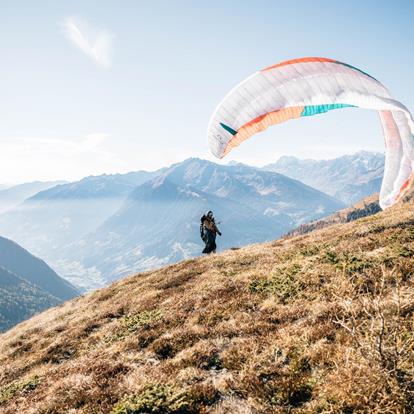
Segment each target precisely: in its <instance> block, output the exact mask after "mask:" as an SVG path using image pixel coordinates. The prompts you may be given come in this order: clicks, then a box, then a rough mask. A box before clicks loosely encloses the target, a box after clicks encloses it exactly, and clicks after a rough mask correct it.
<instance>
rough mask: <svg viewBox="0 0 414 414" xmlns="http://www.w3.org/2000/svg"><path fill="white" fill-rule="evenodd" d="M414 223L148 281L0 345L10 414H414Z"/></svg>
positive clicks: (203, 263)
mask: <svg viewBox="0 0 414 414" xmlns="http://www.w3.org/2000/svg"><path fill="white" fill-rule="evenodd" d="M413 272H414V209H413V204H405V205H403V204H401V205H398V206H395V207H393V208H391V209H388V210H386V211H384V212H381V213H378V214H376V215H372V216H369V217H364V218H362V219H359V220H356V221H353V222H350V223H346V224H337V225H332V226H331V227H329V228H326V229H322V230H320V231H316V232H313V233H311V234H308V235H305V236H299V237H295V238H288V239H281V240H279V241H276V242H270V243H267V244H261V245H253V246H249V247H245V248H242V249H240V250H237V251H226V252H224V253H222V254H217V255H214V256H210V257H204V258H199V259H192V260H187V261H183V262H180V263H177V264H175V265H171V266H169V267H165V268H162V269H159V270H157V271H152V272H147V273H143V274H139V275H136V276H133V277H130V278H127V279H124V280H122V281H119V282H117V283H114V284H113V285H111V286H110V287H108V288H105V289H102V290H99V291H95V292H93V293H90V294H88V295H85V296H83V297H80V298H77V299H74V300H72V301H70V302H67V303H65V304H63V305H62V306H60V307H59V308H55V309H50V310H47V311H46V312H44V313H43V314H41V315H39V316H36V317H34V318H32V319H31V320H29V321H26V322H24V323H22V324H20V325H19V326H17V327H15V328H13V329H11V330H10V331H8V332H7V333H5V334H3V335H1V336H0V364H1V366H2V367H3V369H2V370H1V371H0V409H1V410H2V412H4V413H5V414H11V413H13V414H14V413H16V412H24V413H28V414H30V413H55V414H59V413H62V414H63V413H68V412H70V413H72V414H75V413H84V414H86V413H112V414H131V413H149V412H154V413H155V412H160V413H177V414H178V413H216V414H224V413H269V414H270V413H287V412H289V413H314V412H319V413H333V412H335V413H339V412H342V413H345V412H346V413H351V412H354V413H356V412H376V413H380V412H381V413H385V412H387V413H409V412H412V407H413V406H414V336H413V331H414V295H413V289H414V275H413Z"/></svg>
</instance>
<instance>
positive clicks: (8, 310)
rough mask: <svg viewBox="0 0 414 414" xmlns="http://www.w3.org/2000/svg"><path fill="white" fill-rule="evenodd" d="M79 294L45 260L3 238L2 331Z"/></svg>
mask: <svg viewBox="0 0 414 414" xmlns="http://www.w3.org/2000/svg"><path fill="white" fill-rule="evenodd" d="M79 294H80V292H79V291H78V290H77V289H76V288H75V287H74V286H72V285H71V284H70V283H69V282H68V281H66V280H64V279H62V278H61V277H59V276H58V275H57V273H56V272H55V271H53V270H52V269H51V268H50V267H49V266H48V265H47V264H46V263H45V262H44V261H43V260H41V259H39V258H37V257H35V256H33V255H32V254H30V253H29V252H28V251H27V250H25V249H23V248H22V247H21V246H19V245H18V244H16V243H15V242H13V241H11V240H8V239H6V238H4V237H0V331H2V330H6V329H8V328H10V327H11V326H13V325H15V324H16V323H18V322H20V321H22V320H24V319H27V318H28V317H30V316H32V315H33V314H34V313H37V312H40V311H42V310H44V309H46V308H49V307H52V306H55V305H57V304H59V303H62V302H64V301H66V300H69V299H72V298H74V297H75V296H78V295H79Z"/></svg>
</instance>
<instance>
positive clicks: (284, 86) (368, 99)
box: [208, 57, 414, 209]
mask: <svg viewBox="0 0 414 414" xmlns="http://www.w3.org/2000/svg"><path fill="white" fill-rule="evenodd" d="M345 107H358V108H365V109H373V110H376V111H378V112H379V115H380V120H381V123H382V126H383V132H384V138H385V169H384V178H383V181H382V186H381V193H380V205H381V207H382V208H383V209H384V208H387V207H390V206H391V205H393V204H394V203H395V202H396V201H398V200H399V199H400V198H401V197H402V196H403V195H404V193H405V191H406V190H407V188H408V187H409V185H410V183H411V182H412V181H414V174H413V171H414V120H413V117H412V115H411V114H410V112H409V111H408V109H407V108H406V107H405V106H404V105H403V104H402V103H400V102H398V101H396V100H395V99H393V97H392V96H391V94H390V92H389V91H388V90H387V89H386V88H385V87H384V85H382V84H381V83H380V82H379V81H378V80H377V79H375V78H374V77H372V76H371V75H369V74H368V73H366V72H364V71H362V70H360V69H357V68H355V67H354V66H351V65H349V64H347V63H343V62H339V61H337V60H334V59H328V58H320V57H307V58H300V59H293V60H289V61H286V62H281V63H278V64H276V65H272V66H269V67H267V68H265V69H262V70H260V71H258V72H256V73H254V74H253V75H251V76H250V77H248V78H247V79H245V80H244V81H243V82H241V83H240V84H239V85H237V86H236V87H235V88H234V89H233V90H231V91H230V92H229V93H228V94H227V95H226V96H225V97H224V99H223V100H222V102H221V103H220V104H219V105H218V107H217V108H216V110H215V111H214V113H213V115H212V117H211V120H210V123H209V127H208V142H209V146H210V150H211V152H212V153H213V154H214V155H215V156H216V157H218V158H223V157H224V156H225V155H226V154H228V153H229V152H230V151H231V150H232V149H233V148H234V147H236V146H238V145H240V144H241V143H242V142H243V141H245V140H246V139H248V138H250V137H251V136H252V135H254V134H256V133H258V132H260V131H263V130H264V129H266V128H268V127H269V126H271V125H275V124H279V123H282V122H285V121H288V120H290V119H296V118H301V117H305V116H312V115H317V114H321V113H324V112H328V111H331V110H333V109H340V108H345Z"/></svg>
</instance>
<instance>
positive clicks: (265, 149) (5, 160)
mask: <svg viewBox="0 0 414 414" xmlns="http://www.w3.org/2000/svg"><path fill="white" fill-rule="evenodd" d="M413 16H414V2H412V1H409V0H407V1H402V0H400V1H392V2H391V1H381V0H377V1H369V0H366V1H350V0H347V1H335V0H330V1H312V2H309V1H290V2H286V1H276V0H274V1H264V0H262V1H260V0H256V1H241V0H239V1H215V0H214V1H212V0H209V1H167V0H164V1H154V0H152V1H133V0H130V1H127V0H123V1H115V0H111V1H109V0H106V1H105V0H95V1H86V0H82V1H79V0H70V1H69V0H67V1H64V0H60V1H57V0H50V1H45V0H37V1H32V0H27V1H19V0H10V1H8V0H5V1H4V0H3V1H1V2H0V35H1V36H0V53H1V62H2V63H1V65H0V183H1V182H22V181H28V180H34V179H42V180H46V179H77V178H80V177H82V176H85V175H90V174H100V173H104V172H106V173H113V172H125V171H130V170H137V169H152V168H158V167H161V166H164V165H166V164H169V163H172V162H177V161H180V160H182V159H184V158H187V157H190V156H198V157H203V158H209V159H213V158H212V157H211V156H210V155H209V151H208V147H207V143H206V128H207V124H208V121H209V118H210V115H211V113H212V111H213V110H214V108H215V106H216V105H217V104H218V102H219V101H220V100H221V99H222V97H223V96H224V95H225V94H226V93H227V92H228V91H229V90H230V89H231V88H232V87H233V86H234V85H235V84H237V83H238V82H240V81H241V80H243V79H244V78H246V77H247V76H249V75H250V74H251V73H253V72H254V71H256V70H258V69H260V68H262V67H266V66H269V65H271V64H274V63H277V62H280V61H283V60H286V59H291V58H296V57H303V56H324V57H330V58H334V59H338V60H341V61H344V62H347V63H350V64H352V65H354V66H357V67H359V68H361V69H363V70H365V71H367V72H369V73H370V74H372V75H373V76H374V77H376V78H377V79H379V80H381V81H382V82H383V83H384V84H385V85H386V86H387V87H388V88H389V89H390V90H391V92H392V93H393V95H394V97H395V98H396V99H398V100H400V101H401V102H403V103H404V104H405V105H406V106H407V107H408V108H409V109H410V110H411V111H414V86H413V81H412V79H413V75H412V73H413V68H414V55H413V53H412V51H413V42H414V25H413V23H412V17H413ZM78 29H79V30H80V31H81V32H82V35H83V36H85V35H87V36H92V38H93V37H94V36H95V34H96V35H97V38H98V39H99V41H100V45H101V46H100V47H99V48H96V49H94V50H88V45H85V44H82V43H81V42H80V41H78V42H77V44H76V42H75V41H76V36H77V34H76V30H78ZM78 40H79V39H78ZM358 149H368V150H369V149H371V150H378V151H382V150H383V140H382V136H381V127H380V124H379V121H378V117H377V114H375V113H374V112H369V111H363V110H359V111H358V110H356V109H346V110H338V111H332V112H330V113H328V114H324V115H321V116H317V117H310V118H308V119H301V120H299V121H292V122H288V123H286V124H283V125H280V126H276V127H274V128H272V129H269V130H268V131H266V132H265V133H263V134H260V135H257V136H256V137H254V138H253V139H251V140H250V141H249V142H247V143H245V145H243V146H241V147H240V148H238V149H236V150H234V151H233V152H232V154H230V157H228V158H227V159H225V160H224V162H228V161H229V160H230V159H234V160H237V161H242V162H248V163H252V164H256V165H263V164H265V163H268V162H271V161H274V160H276V159H277V158H278V157H279V156H280V155H282V154H289V155H296V156H299V157H310V158H332V157H334V156H337V155H340V154H343V153H350V152H354V151H357V150H358Z"/></svg>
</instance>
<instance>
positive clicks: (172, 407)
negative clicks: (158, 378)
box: [111, 384, 218, 414]
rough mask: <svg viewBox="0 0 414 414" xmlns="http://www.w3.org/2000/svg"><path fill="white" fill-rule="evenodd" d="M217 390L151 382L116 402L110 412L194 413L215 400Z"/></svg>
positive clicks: (136, 413) (116, 413) (126, 413)
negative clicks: (135, 393)
mask: <svg viewBox="0 0 414 414" xmlns="http://www.w3.org/2000/svg"><path fill="white" fill-rule="evenodd" d="M217 396H218V394H217V391H215V390H214V389H212V388H211V387H202V386H201V387H195V388H194V389H191V388H187V389H181V388H178V387H175V386H172V385H166V384H151V385H148V386H146V387H145V388H144V389H143V390H142V391H141V392H140V393H139V394H138V395H135V396H132V397H130V398H128V399H127V400H125V401H123V402H120V403H118V404H117V405H116V406H115V407H114V408H113V410H112V411H111V414H144V413H145V414H149V413H154V414H155V413H162V414H195V413H198V412H200V407H201V406H203V405H211V404H213V403H214V402H215V401H216V400H217Z"/></svg>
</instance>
